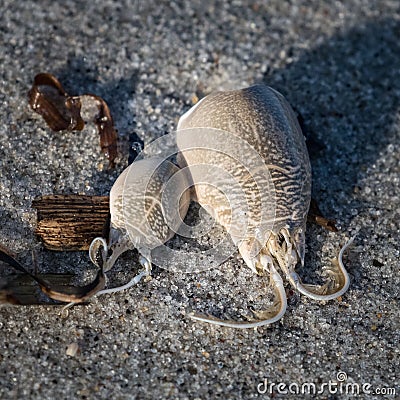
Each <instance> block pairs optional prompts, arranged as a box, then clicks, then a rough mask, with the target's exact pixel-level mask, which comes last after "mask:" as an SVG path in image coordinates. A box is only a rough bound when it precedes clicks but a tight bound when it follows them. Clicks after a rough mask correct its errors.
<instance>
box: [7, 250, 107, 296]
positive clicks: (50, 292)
mask: <svg viewBox="0 0 400 400" xmlns="http://www.w3.org/2000/svg"><path fill="white" fill-rule="evenodd" d="M0 261H2V262H4V263H5V264H7V265H8V266H9V267H12V268H14V269H15V270H16V271H19V272H22V273H23V274H26V275H28V276H29V277H30V278H31V279H33V280H34V281H35V282H37V283H38V285H39V287H40V289H41V290H42V292H43V293H45V294H46V296H48V297H49V298H51V299H53V300H58V301H62V302H66V303H82V302H84V301H86V300H87V299H89V298H91V297H92V296H94V295H95V294H96V293H97V292H98V291H100V290H102V289H104V287H105V276H104V272H103V270H102V269H99V271H98V273H97V275H96V278H95V279H94V280H93V282H91V283H89V284H88V285H86V286H80V287H76V286H64V285H52V284H50V283H49V282H47V281H46V280H44V279H42V278H40V277H38V276H37V275H35V274H32V273H30V272H29V271H28V270H26V269H25V268H24V267H23V266H22V264H21V263H19V262H18V261H17V260H16V259H15V258H14V256H13V255H11V253H10V252H9V251H8V250H7V249H5V248H4V247H0ZM10 292H11V291H10V290H9V288H8V287H7V286H5V287H3V288H2V289H0V303H1V302H2V300H4V302H6V303H12V300H13V299H14V297H13V295H12V292H11V293H10ZM10 296H11V297H10ZM10 299H11V301H10Z"/></svg>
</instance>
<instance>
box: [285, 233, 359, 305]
mask: <svg viewBox="0 0 400 400" xmlns="http://www.w3.org/2000/svg"><path fill="white" fill-rule="evenodd" d="M354 238H355V236H353V237H352V238H351V239H349V240H348V241H347V243H346V244H345V245H344V246H343V247H342V248H341V249H340V252H339V255H338V258H337V260H334V262H333V265H332V267H331V268H329V269H326V273H327V274H328V275H329V279H328V282H326V283H325V284H324V285H322V286H318V285H308V284H303V283H302V282H301V280H300V277H299V275H298V274H297V273H296V272H295V271H291V272H289V275H288V280H289V282H290V283H291V284H292V285H293V286H294V287H295V288H296V290H298V291H299V292H300V293H302V294H304V295H305V296H307V297H309V298H311V299H313V300H333V299H336V298H337V297H339V296H342V295H343V294H344V293H345V292H346V291H347V289H348V288H349V285H350V278H349V275H348V273H347V271H346V269H345V267H344V265H343V254H344V252H345V251H346V250H347V248H348V247H349V246H350V245H351V244H352V243H353V241H354Z"/></svg>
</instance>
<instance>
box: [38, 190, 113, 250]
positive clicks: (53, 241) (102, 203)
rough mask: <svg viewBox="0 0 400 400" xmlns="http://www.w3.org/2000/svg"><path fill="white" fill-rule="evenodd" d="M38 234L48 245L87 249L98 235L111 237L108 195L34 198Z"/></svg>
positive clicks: (53, 248) (61, 247) (50, 248)
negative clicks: (109, 233)
mask: <svg viewBox="0 0 400 400" xmlns="http://www.w3.org/2000/svg"><path fill="white" fill-rule="evenodd" d="M32 207H34V208H36V209H37V225H36V234H37V235H38V236H39V237H40V239H41V240H42V241H43V244H44V246H45V248H46V249H49V250H55V251H77V250H88V249H89V246H90V243H91V242H92V240H93V239H94V238H95V237H98V236H101V237H105V238H108V231H109V218H110V214H109V213H110V207H109V197H108V196H87V195H76V194H71V195H46V196H40V197H37V198H36V199H34V200H33V202H32Z"/></svg>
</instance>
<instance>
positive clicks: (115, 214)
mask: <svg viewBox="0 0 400 400" xmlns="http://www.w3.org/2000/svg"><path fill="white" fill-rule="evenodd" d="M175 174H177V175H176V176H175V177H173V176H174V175H175ZM171 178H172V179H171ZM187 187H188V184H187V181H186V179H185V175H183V174H180V173H179V168H178V167H177V166H176V165H174V164H173V163H172V162H170V161H168V160H163V159H161V158H150V159H143V160H139V161H134V162H133V163H132V164H131V165H130V166H129V167H128V168H126V169H125V170H124V171H123V172H122V173H121V175H120V176H119V177H118V179H117V180H116V181H115V183H114V185H113V187H112V189H111V192H110V212H111V227H112V228H114V229H119V230H120V231H122V232H123V233H124V234H128V235H129V237H130V240H131V242H132V244H133V246H134V247H135V248H137V249H139V250H140V249H144V248H145V249H150V250H151V249H153V248H155V247H157V246H160V245H161V244H163V243H165V242H166V241H167V240H168V239H170V238H171V237H172V236H173V235H174V232H176V230H177V229H178V228H179V226H180V224H181V223H182V220H183V218H184V217H185V215H186V213H187V209H188V207H189V203H190V196H189V192H188V191H187V190H186V189H187Z"/></svg>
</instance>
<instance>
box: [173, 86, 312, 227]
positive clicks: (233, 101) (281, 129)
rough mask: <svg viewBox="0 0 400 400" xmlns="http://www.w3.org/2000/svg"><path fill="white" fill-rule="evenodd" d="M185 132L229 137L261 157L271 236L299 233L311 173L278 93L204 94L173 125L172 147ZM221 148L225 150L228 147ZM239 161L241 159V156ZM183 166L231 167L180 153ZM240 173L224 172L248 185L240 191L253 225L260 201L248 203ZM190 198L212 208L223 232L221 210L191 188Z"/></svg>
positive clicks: (211, 155)
mask: <svg viewBox="0 0 400 400" xmlns="http://www.w3.org/2000/svg"><path fill="white" fill-rule="evenodd" d="M189 128H216V129H220V130H224V131H226V132H229V133H231V134H232V140H233V141H235V137H234V136H238V137H240V138H241V139H243V140H245V141H246V142H247V143H248V144H249V145H250V146H251V147H252V148H254V149H255V150H256V151H257V152H258V153H259V155H260V156H261V157H262V159H263V160H264V162H265V164H266V165H267V167H268V170H269V173H270V177H271V179H270V180H272V182H273V188H272V189H273V191H274V194H273V201H274V203H275V204H274V205H273V204H271V207H275V211H274V213H275V217H274V218H275V221H274V225H273V232H274V233H278V232H279V231H280V229H281V228H287V229H288V230H289V231H291V232H293V231H295V230H296V229H298V228H304V226H305V221H306V217H307V213H308V209H309V204H310V198H311V167H310V162H309V157H308V152H307V148H306V145H305V138H304V136H303V134H302V132H301V129H300V126H299V124H298V121H297V118H296V115H295V114H294V112H293V110H292V108H291V107H290V105H289V103H288V102H287V101H286V100H285V98H284V97H283V96H282V95H281V94H280V93H279V92H277V91H275V90H274V89H272V88H270V87H268V86H265V85H255V86H252V87H249V88H246V89H242V90H234V91H227V92H216V93H213V94H210V95H209V96H207V97H205V98H204V99H202V100H201V101H200V102H199V103H198V104H197V105H196V106H194V107H193V108H192V109H190V110H189V111H188V112H187V113H186V114H184V115H183V116H182V117H181V119H180V120H179V124H178V147H179V142H180V140H181V139H182V137H183V136H182V135H185V134H186V132H187V131H185V130H186V129H189ZM182 130H183V131H182ZM180 131H181V132H180ZM180 138H181V139H180ZM226 147H227V149H228V148H229V143H227V144H226ZM243 151H245V150H243ZM243 157H244V158H246V154H243ZM249 157H251V156H250V154H249ZM183 160H184V164H186V165H188V166H189V167H190V166H191V165H194V164H196V163H199V162H207V163H210V164H220V165H221V163H222V164H224V163H227V164H229V163H232V162H233V161H232V160H230V161H228V162H227V161H226V160H227V158H226V157H225V161H224V160H223V159H220V158H218V156H216V154H215V152H208V151H205V150H193V151H184V152H183ZM181 162H182V161H181ZM245 167H246V165H245V166H244V168H243V166H241V165H239V164H236V165H228V166H227V168H228V170H229V171H230V172H232V173H234V174H236V175H237V176H238V177H239V179H241V180H242V182H243V184H248V185H249V187H248V188H247V189H246V190H245V191H247V201H248V205H249V209H250V213H251V215H250V220H252V221H255V222H254V223H255V224H257V221H258V220H259V217H258V216H257V213H258V212H259V208H260V199H257V198H252V193H251V192H252V187H251V182H250V181H249V179H247V175H246V171H245V169H246V168H245ZM240 171H241V172H240ZM256 180H257V184H258V185H259V184H260V182H261V184H263V182H265V185H267V184H270V183H268V182H267V181H268V180H267V179H265V180H263V179H261V180H260V179H256ZM196 196H197V200H198V201H199V203H200V204H208V205H210V203H213V202H214V204H211V205H212V206H213V207H214V210H216V211H214V214H216V215H215V216H216V218H217V220H219V222H220V223H221V224H222V225H224V226H226V204H225V203H224V202H223V201H222V202H221V200H220V199H219V198H217V197H216V196H213V195H212V196H210V194H209V193H207V191H206V190H205V189H204V188H202V187H201V186H198V187H196ZM214 200H215V201H214ZM219 214H220V215H219Z"/></svg>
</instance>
